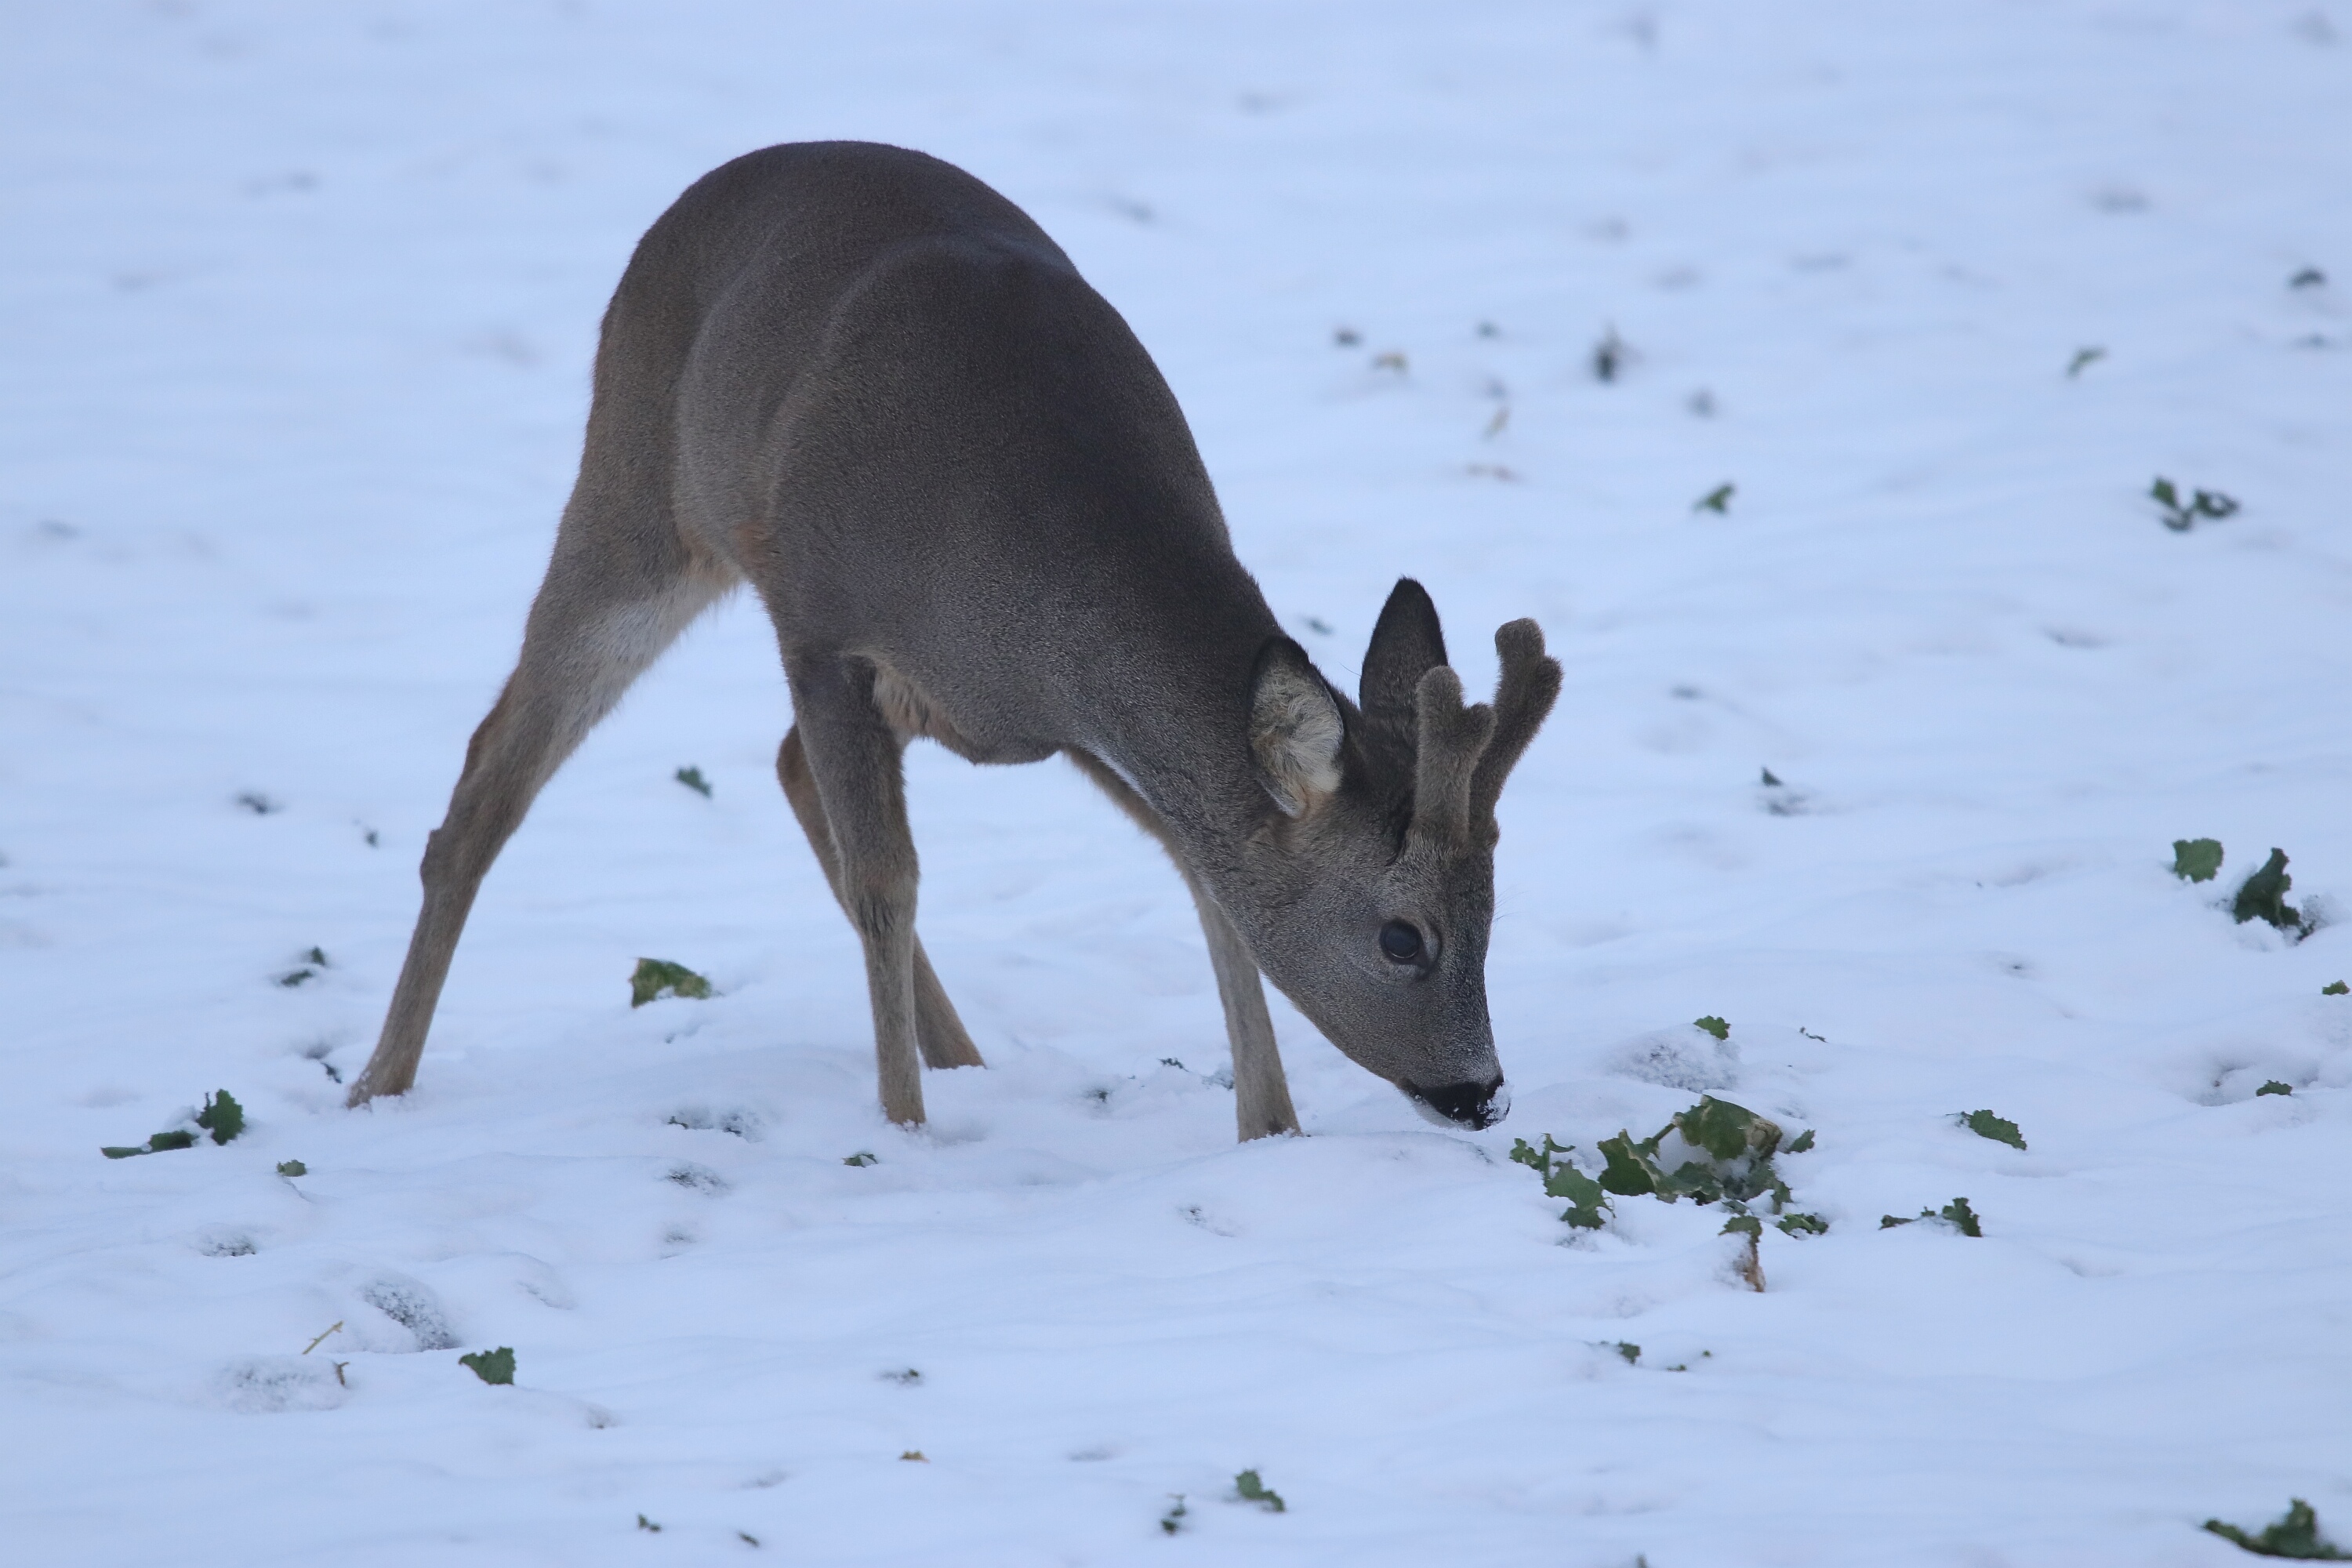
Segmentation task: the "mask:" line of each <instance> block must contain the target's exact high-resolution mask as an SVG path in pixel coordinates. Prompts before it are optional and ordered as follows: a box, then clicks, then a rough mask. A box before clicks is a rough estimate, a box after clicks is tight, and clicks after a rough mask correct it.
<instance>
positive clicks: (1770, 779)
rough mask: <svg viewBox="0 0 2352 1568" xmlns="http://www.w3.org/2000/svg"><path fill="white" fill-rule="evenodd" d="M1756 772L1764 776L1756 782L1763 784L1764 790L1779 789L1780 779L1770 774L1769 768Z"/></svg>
mask: <svg viewBox="0 0 2352 1568" xmlns="http://www.w3.org/2000/svg"><path fill="white" fill-rule="evenodd" d="M1758 771H1759V772H1760V773H1763V775H1764V776H1763V778H1762V779H1760V780H1759V781H1758V782H1759V783H1760V784H1763V786H1764V787H1765V788H1766V789H1779V788H1780V778H1779V777H1778V776H1777V775H1776V774H1775V773H1773V772H1772V770H1771V769H1770V768H1762V769H1759V770H1758Z"/></svg>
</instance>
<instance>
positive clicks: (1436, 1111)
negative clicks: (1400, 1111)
mask: <svg viewBox="0 0 2352 1568" xmlns="http://www.w3.org/2000/svg"><path fill="white" fill-rule="evenodd" d="M1405 1093H1406V1094H1407V1095H1409V1096H1410V1097H1411V1098H1412V1101H1413V1104H1414V1106H1415V1107H1416V1108H1417V1109H1419V1110H1422V1111H1423V1113H1424V1114H1426V1115H1427V1116H1428V1117H1429V1118H1430V1120H1432V1121H1436V1120H1438V1119H1440V1118H1443V1119H1444V1120H1445V1121H1450V1122H1452V1123H1453V1124H1454V1126H1456V1127H1467V1128H1469V1129H1471V1130H1472V1131H1477V1130H1478V1129H1479V1128H1482V1127H1492V1126H1493V1125H1494V1124H1495V1123H1496V1122H1497V1121H1501V1120H1503V1118H1504V1117H1506V1116H1508V1115H1509V1114H1510V1113H1511V1097H1510V1096H1509V1095H1507V1094H1506V1093H1504V1092H1503V1075H1502V1074H1500V1073H1496V1075H1495V1076H1494V1077H1493V1078H1490V1079H1487V1080H1486V1082H1484V1083H1449V1084H1447V1085H1445V1086H1444V1088H1442V1089H1413V1088H1407V1089H1405Z"/></svg>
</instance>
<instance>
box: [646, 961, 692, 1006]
mask: <svg viewBox="0 0 2352 1568" xmlns="http://www.w3.org/2000/svg"><path fill="white" fill-rule="evenodd" d="M665 991H667V992H668V993H669V994H672V995H675V996H690V997H693V998H694V999H695V1000H697V1001H704V1000H707V999H708V998H709V995H710V982H709V981H708V980H705V979H704V978H703V977H702V976H701V975H699V974H697V973H695V972H694V971H693V970H691V969H688V967H687V966H686V965H685V964H683V963H670V962H669V961H668V960H667V959H666V958H641V959H639V960H637V967H636V972H635V973H633V974H631V975H630V976H629V1005H630V1006H632V1007H642V1006H644V1005H646V1003H648V1002H650V1001H652V1000H653V999H654V998H655V997H656V996H659V995H660V994H662V993H663V992H665Z"/></svg>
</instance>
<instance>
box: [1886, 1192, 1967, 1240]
mask: <svg viewBox="0 0 2352 1568" xmlns="http://www.w3.org/2000/svg"><path fill="white" fill-rule="evenodd" d="M1923 1219H1932V1220H1940V1221H1942V1222H1943V1223H1944V1224H1946V1225H1948V1226H1951V1227H1952V1228H1953V1229H1955V1230H1957V1231H1958V1232H1959V1233H1960V1234H1961V1235H1962V1236H1974V1237H1982V1236H1983V1235H1984V1226H1982V1225H1981V1224H1979V1222H1978V1219H1977V1211H1976V1210H1974V1209H1972V1208H1970V1207H1969V1200H1968V1199H1966V1198H1954V1199H1953V1200H1952V1201H1951V1202H1950V1203H1948V1204H1946V1205H1944V1206H1943V1207H1942V1208H1939V1209H1921V1210H1920V1211H1919V1212H1918V1213H1917V1214H1916V1215H1912V1216H1911V1217H1910V1218H1909V1219H1898V1218H1896V1217H1895V1215H1891V1214H1890V1215H1880V1216H1879V1220H1878V1228H1879V1229H1881V1230H1892V1229H1894V1228H1895V1226H1898V1225H1916V1224H1918V1223H1919V1222H1920V1221H1921V1220H1923Z"/></svg>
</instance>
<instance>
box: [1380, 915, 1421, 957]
mask: <svg viewBox="0 0 2352 1568" xmlns="http://www.w3.org/2000/svg"><path fill="white" fill-rule="evenodd" d="M1381 953H1382V954H1383V955H1385V956H1386V957H1387V959H1388V961H1389V962H1390V963H1420V962H1421V958H1422V941H1421V932H1420V931H1418V930H1417V929H1415V927H1414V926H1413V925H1412V922H1410V921H1389V923H1388V924H1386V925H1384V926H1382V927H1381Z"/></svg>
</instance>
